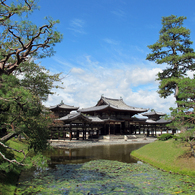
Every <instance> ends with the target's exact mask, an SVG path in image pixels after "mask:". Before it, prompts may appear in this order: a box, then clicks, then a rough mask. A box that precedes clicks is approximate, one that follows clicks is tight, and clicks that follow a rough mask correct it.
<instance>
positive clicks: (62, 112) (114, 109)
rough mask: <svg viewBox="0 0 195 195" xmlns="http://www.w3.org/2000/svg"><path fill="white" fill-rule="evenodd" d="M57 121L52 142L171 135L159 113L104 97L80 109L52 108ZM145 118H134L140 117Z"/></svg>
mask: <svg viewBox="0 0 195 195" xmlns="http://www.w3.org/2000/svg"><path fill="white" fill-rule="evenodd" d="M49 109H50V110H51V111H52V112H53V113H54V114H55V115H56V117H57V119H55V122H56V124H55V125H54V126H53V127H51V135H50V136H51V137H50V138H51V139H70V140H72V139H73V138H74V139H77V140H79V139H83V140H86V139H91V138H99V137H100V136H105V135H135V134H145V135H146V136H151V135H154V136H155V135H156V134H157V132H161V133H162V131H168V129H167V127H166V124H168V123H170V122H171V121H166V120H164V119H163V118H161V116H163V115H165V114H163V113H160V112H155V111H153V112H147V111H148V109H144V108H137V107H133V106H128V105H127V104H125V103H124V101H123V99H122V98H120V99H111V98H106V97H103V96H101V98H100V100H99V101H98V102H97V104H96V105H95V106H93V107H90V108H83V109H79V108H78V107H74V106H69V105H66V104H64V103H63V102H61V103H60V104H58V105H56V106H51V107H50V108H49ZM140 113H142V115H143V116H144V117H143V118H137V117H135V116H134V115H137V114H140Z"/></svg>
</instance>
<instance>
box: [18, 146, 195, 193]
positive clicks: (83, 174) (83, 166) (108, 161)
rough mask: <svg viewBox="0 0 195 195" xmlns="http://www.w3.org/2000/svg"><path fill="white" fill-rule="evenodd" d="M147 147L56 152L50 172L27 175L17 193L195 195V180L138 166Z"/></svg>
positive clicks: (63, 150)
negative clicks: (141, 149) (137, 153)
mask: <svg viewBox="0 0 195 195" xmlns="http://www.w3.org/2000/svg"><path fill="white" fill-rule="evenodd" d="M143 145H144V144H131V145H110V146H109V145H106V146H94V147H88V148H80V149H70V150H66V149H55V150H54V151H52V152H50V153H47V155H49V156H50V157H51V162H50V167H49V168H48V170H46V171H38V170H34V171H33V172H31V173H29V172H23V174H22V175H21V178H20V180H19V183H18V189H17V190H16V194H39V195H43V194H64V195H66V194H67V195H68V194H74V195H75V194H86V195H92V194H116V195H118V194H195V187H194V183H195V180H194V178H190V177H188V176H181V175H173V174H169V173H166V172H162V171H160V170H158V169H156V168H154V167H152V166H150V165H148V164H137V163H136V160H135V159H132V158H131V157H130V152H131V151H133V150H135V149H137V148H139V147H141V146H143Z"/></svg>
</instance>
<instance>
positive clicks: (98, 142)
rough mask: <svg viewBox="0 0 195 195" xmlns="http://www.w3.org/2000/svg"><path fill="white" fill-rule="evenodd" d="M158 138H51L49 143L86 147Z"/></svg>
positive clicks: (56, 145) (60, 145)
mask: <svg viewBox="0 0 195 195" xmlns="http://www.w3.org/2000/svg"><path fill="white" fill-rule="evenodd" d="M155 140H157V138H146V139H143V138H138V139H128V140H127V141H125V140H124V139H110V140H92V141H86V140H85V141H83V140H71V141H69V140H65V141H64V140H49V143H50V144H51V146H53V147H54V148H84V147H91V146H102V145H117V144H136V143H137V144H142V143H143V144H144V143H151V142H154V141H155Z"/></svg>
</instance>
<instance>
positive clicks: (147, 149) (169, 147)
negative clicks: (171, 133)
mask: <svg viewBox="0 0 195 195" xmlns="http://www.w3.org/2000/svg"><path fill="white" fill-rule="evenodd" d="M131 155H132V156H133V157H136V158H138V159H140V160H142V161H144V162H147V163H149V164H151V165H153V166H155V167H158V168H160V169H163V170H165V171H169V172H170V171H171V172H174V173H179V174H184V175H190V176H195V158H194V157H191V155H190V148H189V147H186V146H184V145H181V144H179V142H177V141H175V140H173V139H171V140H167V141H155V142H153V143H150V144H147V145H145V146H144V147H142V148H140V149H138V150H135V151H133V152H132V153H131Z"/></svg>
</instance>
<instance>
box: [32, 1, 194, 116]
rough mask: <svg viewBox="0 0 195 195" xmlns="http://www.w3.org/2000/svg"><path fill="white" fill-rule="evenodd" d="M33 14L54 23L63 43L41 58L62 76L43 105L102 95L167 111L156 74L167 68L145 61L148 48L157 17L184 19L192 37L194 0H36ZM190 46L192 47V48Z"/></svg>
mask: <svg viewBox="0 0 195 195" xmlns="http://www.w3.org/2000/svg"><path fill="white" fill-rule="evenodd" d="M39 5H40V10H39V11H35V12H34V14H33V15H32V18H33V20H34V22H36V23H37V24H43V23H44V20H42V19H43V18H44V17H45V16H51V17H52V18H53V19H59V20H60V24H58V25H57V29H58V30H59V31H60V32H61V33H62V34H63V36H64V38H63V41H62V42H61V43H59V44H57V45H56V47H55V50H56V54H55V55H54V56H52V57H50V58H46V59H43V60H40V63H41V65H42V66H45V67H46V68H48V69H49V70H50V71H51V72H52V73H58V72H62V73H63V75H64V79H63V82H64V89H60V90H58V91H56V92H57V94H56V95H53V96H49V98H48V101H47V102H45V105H46V106H52V105H56V104H58V103H60V102H61V100H63V101H64V103H65V104H68V105H72V106H79V107H80V108H84V107H91V106H94V105H95V104H96V103H97V101H98V100H99V99H100V97H101V95H104V96H105V97H110V98H120V97H122V98H123V100H124V102H126V103H127V104H128V105H130V106H136V107H141V108H150V109H155V110H156V111H161V112H165V113H169V107H171V106H174V105H175V104H174V97H169V98H167V99H162V98H160V97H159V95H158V93H157V90H158V84H159V83H158V82H157V81H155V79H156V74H157V73H158V72H159V71H161V70H162V69H164V68H165V67H166V65H157V64H155V63H154V62H149V61H147V60H145V59H146V55H147V54H148V53H150V50H149V49H148V48H147V46H148V45H151V44H153V43H155V42H156V41H157V40H158V37H159V31H160V29H161V27H162V25H161V18H162V16H169V15H171V14H173V15H177V16H186V17H187V20H185V22H184V26H185V27H187V28H189V29H190V30H191V40H192V41H193V40H194V39H195V9H194V7H195V1H194V0H55V1H53V0H40V1H39ZM193 47H194V45H193Z"/></svg>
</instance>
